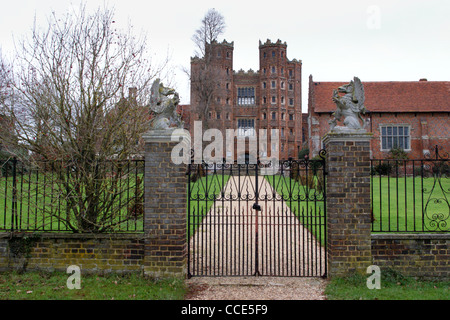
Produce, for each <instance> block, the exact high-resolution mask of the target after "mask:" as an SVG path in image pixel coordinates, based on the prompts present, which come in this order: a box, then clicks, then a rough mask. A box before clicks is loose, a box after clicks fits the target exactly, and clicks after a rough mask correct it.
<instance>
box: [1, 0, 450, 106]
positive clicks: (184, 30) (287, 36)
mask: <svg viewBox="0 0 450 320" xmlns="http://www.w3.org/2000/svg"><path fill="white" fill-rule="evenodd" d="M79 3H80V1H79V0H72V1H68V0H14V1H8V2H5V3H3V4H2V8H1V11H0V46H1V48H2V51H3V54H4V55H5V56H7V57H8V55H9V54H10V53H11V50H12V48H13V38H15V39H19V38H21V37H22V36H23V35H26V34H29V33H30V30H31V28H32V25H33V19H34V17H35V16H36V20H37V23H38V24H43V25H45V24H46V19H47V16H49V15H50V14H51V12H52V11H55V12H56V13H57V14H59V13H61V14H64V13H66V11H68V9H69V8H70V6H75V7H78V6H79ZM105 3H106V4H108V6H109V7H114V8H115V12H116V21H117V23H118V25H119V26H120V24H123V26H125V25H126V24H127V23H128V21H130V22H131V24H132V25H133V26H134V27H135V28H136V30H138V31H139V30H142V31H144V32H145V33H147V37H148V44H149V47H150V50H151V53H152V55H153V59H154V60H157V59H159V58H161V57H165V56H166V55H167V53H169V56H170V57H171V65H172V66H173V70H174V72H175V77H174V86H175V88H176V90H177V91H178V92H179V93H180V97H181V103H182V104H188V103H189V101H190V97H189V81H188V78H187V76H186V75H185V74H184V73H183V72H182V71H181V67H182V66H184V67H189V64H190V57H191V56H193V54H194V50H195V46H194V44H193V42H192V40H191V37H192V34H193V33H194V31H195V30H196V29H197V28H198V27H199V26H200V21H201V19H202V18H203V16H204V15H205V13H206V12H207V10H208V9H209V8H215V9H216V10H218V11H219V12H220V13H221V14H222V15H223V16H224V18H225V22H226V25H227V28H226V30H225V33H224V35H223V37H222V38H221V39H220V40H222V39H226V40H227V41H234V65H233V69H234V70H235V71H238V70H239V69H244V70H246V71H247V70H249V69H253V70H258V69H259V60H258V57H259V56H258V44H259V40H261V41H263V42H265V41H266V39H271V40H272V41H276V40H278V39H280V40H282V41H283V42H284V41H285V42H286V43H287V45H288V48H287V57H288V58H289V59H294V58H295V59H297V60H302V62H303V74H302V81H303V83H302V88H303V93H302V101H303V110H304V111H305V110H306V107H307V93H308V90H307V89H308V77H309V75H310V74H312V75H313V78H314V80H315V81H350V80H351V79H352V78H353V76H358V77H359V78H360V79H361V80H362V81H417V80H419V79H420V78H427V79H428V80H429V81H444V80H445V81H450V1H448V0H427V1H424V0H422V1H419V0H397V1H396V0H369V1H367V0H345V1H336V0H334V1H331V0H323V1H320V0H316V1H299V0H295V1H276V0H270V1H268V0H259V1H243V0H240V1H236V0H227V1H211V0H210V1H206V0H189V1H186V0H184V1H179V0H171V1H153V0H150V1H142V0H140V1H138V0H109V1H103V0H102V1H97V0H89V1H88V5H87V7H88V10H94V9H96V8H98V7H99V6H103V4H105Z"/></svg>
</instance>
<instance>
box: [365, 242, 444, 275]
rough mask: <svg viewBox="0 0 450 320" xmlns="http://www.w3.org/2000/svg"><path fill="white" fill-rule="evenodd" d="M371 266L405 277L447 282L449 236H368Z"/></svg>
mask: <svg viewBox="0 0 450 320" xmlns="http://www.w3.org/2000/svg"><path fill="white" fill-rule="evenodd" d="M372 258H373V264H374V265H377V266H379V267H380V268H381V270H383V268H392V269H394V270H396V271H398V272H400V273H401V274H403V275H405V276H412V277H419V278H424V279H436V278H439V279H442V280H444V279H445V280H450V235H448V234H436V235H430V234H423V235H417V234H415V235H412V234H409V235H398V234H397V235H396V234H390V235H388V234H374V235H372Z"/></svg>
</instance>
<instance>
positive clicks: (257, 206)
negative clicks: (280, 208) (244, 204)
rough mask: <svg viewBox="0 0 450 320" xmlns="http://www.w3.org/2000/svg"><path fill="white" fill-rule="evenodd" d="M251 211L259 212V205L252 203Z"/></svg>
mask: <svg viewBox="0 0 450 320" xmlns="http://www.w3.org/2000/svg"><path fill="white" fill-rule="evenodd" d="M253 210H256V211H261V206H260V205H259V204H257V203H254V204H253Z"/></svg>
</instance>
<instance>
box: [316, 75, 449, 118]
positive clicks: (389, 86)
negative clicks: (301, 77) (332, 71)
mask: <svg viewBox="0 0 450 320" xmlns="http://www.w3.org/2000/svg"><path fill="white" fill-rule="evenodd" d="M348 83H349V81H347V82H317V81H313V82H312V85H313V86H314V87H313V90H314V97H313V107H314V109H315V110H314V111H315V112H333V111H335V110H336V105H335V104H334V102H333V101H332V100H331V96H332V93H333V90H334V89H337V88H338V87H339V86H341V85H343V84H348ZM310 85H311V84H310ZM363 85H364V92H365V97H366V100H365V104H364V105H365V107H366V109H367V110H368V111H370V112H450V81H414V82H406V81H389V82H363Z"/></svg>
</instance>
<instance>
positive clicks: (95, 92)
mask: <svg viewBox="0 0 450 320" xmlns="http://www.w3.org/2000/svg"><path fill="white" fill-rule="evenodd" d="M131 30H132V27H131V26H129V27H128V29H126V30H124V31H122V30H118V29H116V28H115V21H114V12H113V11H112V10H109V9H107V8H105V9H98V10H97V11H96V12H95V13H93V14H87V12H86V9H85V7H84V6H81V7H80V9H79V10H74V11H73V12H70V14H67V15H65V16H62V17H59V16H57V15H55V14H53V15H52V16H50V17H49V21H48V27H47V28H46V29H45V30H41V29H39V28H38V27H37V26H36V24H35V25H34V28H33V31H32V34H31V37H30V38H28V39H25V40H23V41H21V43H20V46H19V47H18V50H17V51H18V52H17V61H16V63H15V64H14V71H15V72H14V79H13V80H12V85H13V89H14V99H13V100H14V101H13V103H12V104H11V105H5V104H3V109H4V110H6V111H5V112H6V113H7V114H8V116H9V117H11V118H12V119H14V123H15V131H16V132H15V133H16V136H17V137H18V138H17V141H16V144H17V146H20V147H21V148H22V149H25V150H26V151H27V152H26V154H27V158H26V159H22V160H23V161H28V162H29V163H30V166H40V168H41V169H42V170H44V171H45V170H47V169H46V167H45V168H44V167H43V165H42V163H48V162H49V161H52V162H54V163H59V164H58V165H55V166H54V167H53V168H52V183H54V184H57V185H58V187H57V188H56V187H55V189H57V190H59V192H60V194H59V197H58V198H57V199H56V200H54V201H60V202H61V201H64V203H65V204H66V206H67V211H68V212H67V215H66V217H65V218H62V217H57V218H58V219H62V220H63V223H65V224H66V226H67V227H68V228H69V229H72V230H74V231H89V232H101V231H107V230H111V229H114V227H115V226H117V225H119V224H120V223H123V222H124V221H125V219H126V218H128V217H125V219H124V217H122V218H121V219H118V218H117V216H116V215H117V214H118V213H119V212H120V211H121V210H120V209H118V210H111V208H112V207H115V206H116V201H117V200H118V199H120V195H121V194H122V193H123V192H124V191H123V190H121V189H120V190H119V189H117V186H119V185H120V179H121V177H123V176H124V175H126V174H127V172H126V170H125V169H124V168H126V165H125V166H124V165H123V161H129V160H130V159H131V158H133V157H134V156H135V155H137V154H139V152H140V150H141V149H140V148H141V147H142V144H140V143H138V142H139V141H140V139H141V137H142V133H144V132H145V131H146V130H147V129H148V120H149V111H148V108H147V107H146V105H148V101H147V100H148V99H149V97H150V94H149V92H150V87H151V82H152V80H153V79H154V78H155V77H156V76H158V75H159V73H160V72H161V71H162V70H163V69H164V67H166V64H164V63H163V64H162V65H160V66H159V67H157V68H154V67H153V65H152V63H151V61H149V60H148V58H147V57H149V56H150V55H149V53H148V52H147V47H146V38H145V36H139V37H136V36H135V35H134V34H133V33H132V31H131ZM165 62H167V61H165ZM129 88H133V89H129ZM126 95H128V98H125V97H126ZM20 110H22V111H23V110H25V112H26V114H27V117H23V116H21V115H20ZM25 119H26V120H25ZM0 138H1V137H0ZM3 138H4V139H8V137H7V136H4V137H3ZM17 156H18V157H20V156H21V155H20V154H17ZM22 158H23V157H22ZM110 160H115V161H116V163H121V165H120V167H119V168H115V169H114V170H113V169H112V167H107V166H102V165H101V164H102V163H104V162H105V161H110ZM112 186H114V188H116V189H115V191H114V192H111V191H110V188H111V187H112ZM125 205H126V204H125ZM45 210H48V211H49V212H53V211H52V208H51V206H50V207H47V208H46V209H45ZM119 220H120V221H119Z"/></svg>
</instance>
